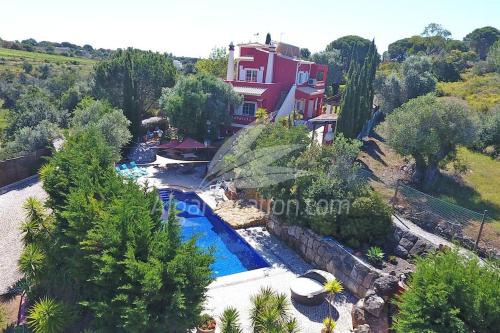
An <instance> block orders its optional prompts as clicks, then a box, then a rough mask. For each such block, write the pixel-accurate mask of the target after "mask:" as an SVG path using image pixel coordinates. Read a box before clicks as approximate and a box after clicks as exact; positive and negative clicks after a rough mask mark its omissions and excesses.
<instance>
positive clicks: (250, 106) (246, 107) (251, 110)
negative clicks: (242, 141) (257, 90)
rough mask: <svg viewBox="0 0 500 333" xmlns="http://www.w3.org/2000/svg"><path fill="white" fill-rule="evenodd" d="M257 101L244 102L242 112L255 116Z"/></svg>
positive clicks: (245, 114)
mask: <svg viewBox="0 0 500 333" xmlns="http://www.w3.org/2000/svg"><path fill="white" fill-rule="evenodd" d="M255 108H256V106H255V103H243V106H242V107H241V114H242V115H244V116H249V117H255Z"/></svg>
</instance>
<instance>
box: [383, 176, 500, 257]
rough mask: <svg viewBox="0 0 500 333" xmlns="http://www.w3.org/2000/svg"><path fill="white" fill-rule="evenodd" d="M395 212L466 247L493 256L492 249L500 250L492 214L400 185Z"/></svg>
mask: <svg viewBox="0 0 500 333" xmlns="http://www.w3.org/2000/svg"><path fill="white" fill-rule="evenodd" d="M392 203H393V207H394V209H395V212H397V213H398V214H401V215H402V216H403V217H405V218H406V219H408V220H410V221H412V222H414V223H415V224H417V225H419V226H421V227H422V228H423V229H426V230H428V231H431V232H433V233H436V234H439V235H441V236H444V237H445V238H448V239H451V240H456V241H458V242H459V243H461V244H462V245H463V246H465V247H468V248H470V249H473V250H478V252H479V253H480V254H482V255H485V256H489V255H490V253H487V252H488V249H491V248H493V249H499V248H500V246H499V245H500V244H498V243H499V242H500V240H499V239H498V238H499V237H498V233H497V231H496V230H495V229H494V228H493V227H492V226H491V223H490V222H493V219H492V218H490V217H489V216H488V214H487V213H488V212H487V211H486V210H485V211H483V212H475V211H472V210H470V209H467V208H464V207H462V206H459V205H456V204H453V203H450V202H447V201H445V200H442V199H439V198H436V197H433V196H431V195H429V194H427V193H423V192H421V191H418V190H416V189H414V188H413V187H410V186H408V185H405V184H402V183H401V182H398V183H397V185H396V188H395V193H394V197H393V199H392Z"/></svg>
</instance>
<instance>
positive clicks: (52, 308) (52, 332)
mask: <svg viewBox="0 0 500 333" xmlns="http://www.w3.org/2000/svg"><path fill="white" fill-rule="evenodd" d="M27 319H28V325H29V326H30V327H31V329H32V330H33V332H35V333H59V332H63V331H64V328H65V327H66V325H67V324H68V313H67V311H66V309H65V308H64V305H62V304H61V303H59V302H57V301H55V300H54V299H52V298H48V297H46V298H42V299H40V300H39V301H38V302H36V303H35V305H33V307H32V308H31V309H30V310H29V312H28V318H27Z"/></svg>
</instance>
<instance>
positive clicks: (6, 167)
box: [0, 149, 51, 187]
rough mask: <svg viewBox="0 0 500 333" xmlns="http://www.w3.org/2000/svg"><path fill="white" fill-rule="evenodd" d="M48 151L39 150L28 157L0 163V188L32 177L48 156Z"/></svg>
mask: <svg viewBox="0 0 500 333" xmlns="http://www.w3.org/2000/svg"><path fill="white" fill-rule="evenodd" d="M50 153H51V151H50V150H49V149H40V150H37V151H35V152H33V153H31V154H29V155H25V156H21V157H17V158H12V159H9V160H5V161H0V187H3V186H6V185H9V184H12V183H14V182H17V181H19V180H21V179H24V178H28V177H30V176H33V175H34V174H36V173H37V172H38V169H40V167H41V166H42V165H43V164H44V163H45V159H44V157H46V156H50Z"/></svg>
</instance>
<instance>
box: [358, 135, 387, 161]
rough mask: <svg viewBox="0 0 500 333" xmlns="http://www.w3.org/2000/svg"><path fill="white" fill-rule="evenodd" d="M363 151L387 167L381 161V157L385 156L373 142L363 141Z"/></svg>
mask: <svg viewBox="0 0 500 333" xmlns="http://www.w3.org/2000/svg"><path fill="white" fill-rule="evenodd" d="M363 151H364V152H365V153H367V154H368V156H370V157H371V158H373V159H374V160H376V161H378V162H379V163H381V164H382V165H383V166H387V163H386V162H385V161H384V160H383V159H382V156H385V154H384V152H383V151H382V150H381V149H380V147H379V146H378V144H377V143H376V142H375V141H373V140H369V141H365V142H364V143H363Z"/></svg>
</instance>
